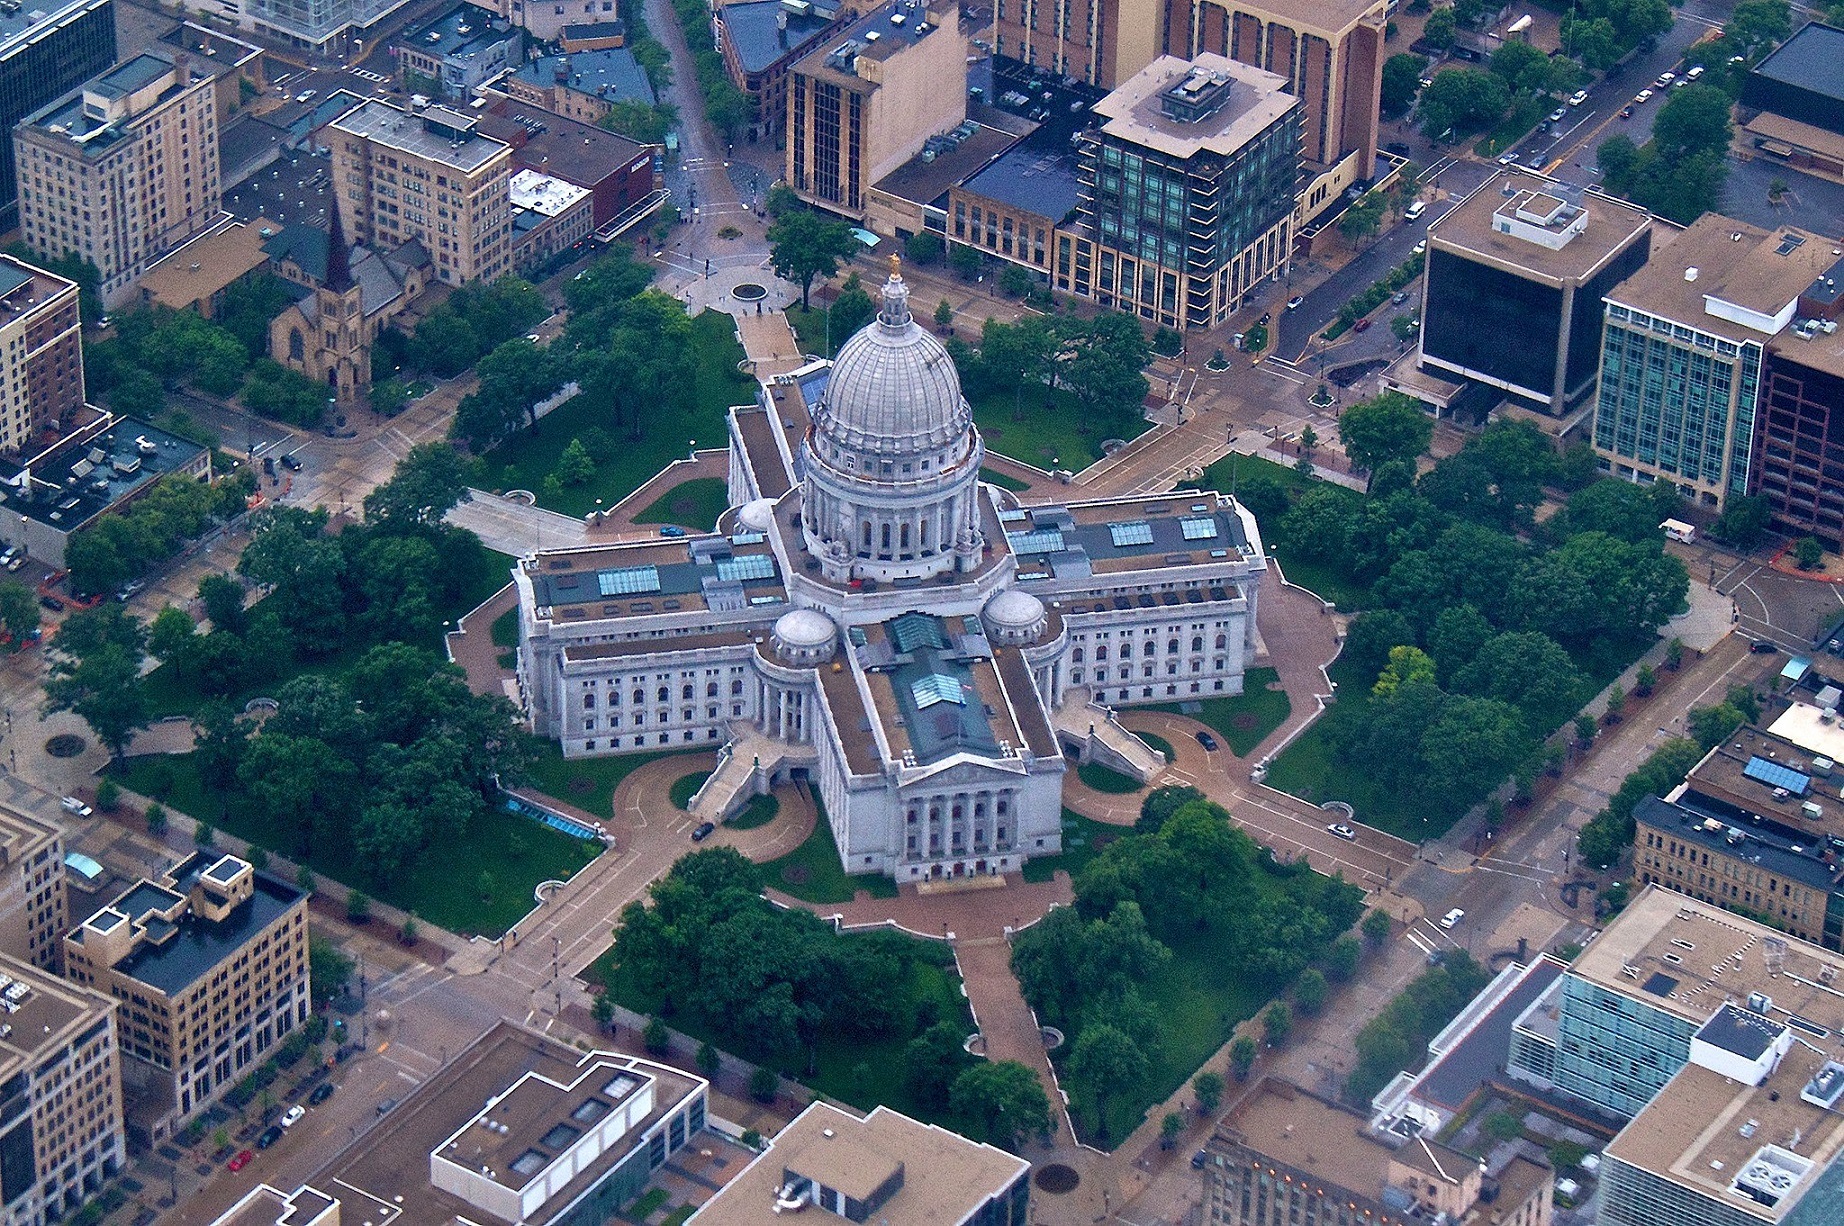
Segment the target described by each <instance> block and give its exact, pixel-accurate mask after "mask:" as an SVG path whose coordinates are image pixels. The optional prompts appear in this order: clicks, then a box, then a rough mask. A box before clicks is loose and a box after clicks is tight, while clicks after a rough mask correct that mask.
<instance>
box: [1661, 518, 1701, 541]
mask: <svg viewBox="0 0 1844 1226" xmlns="http://www.w3.org/2000/svg"><path fill="white" fill-rule="evenodd" d="M1658 526H1659V528H1660V529H1661V530H1662V531H1663V532H1664V534H1665V537H1666V539H1668V540H1673V541H1676V542H1678V543H1679V544H1680V545H1688V544H1690V543H1691V542H1692V541H1694V540H1696V539H1697V529H1696V528H1695V526H1693V525H1691V524H1687V523H1685V522H1684V521H1683V520H1681V519H1667V520H1665V521H1664V522H1662V523H1660V524H1659V525H1658Z"/></svg>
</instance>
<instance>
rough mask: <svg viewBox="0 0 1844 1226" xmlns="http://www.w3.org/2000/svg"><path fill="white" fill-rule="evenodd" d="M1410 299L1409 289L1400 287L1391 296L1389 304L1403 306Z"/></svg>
mask: <svg viewBox="0 0 1844 1226" xmlns="http://www.w3.org/2000/svg"><path fill="white" fill-rule="evenodd" d="M1408 300H1409V291H1407V290H1405V289H1399V290H1397V291H1396V292H1395V293H1393V294H1391V295H1390V296H1389V304H1390V305H1391V306H1401V305H1402V304H1403V303H1405V302H1407V301H1408Z"/></svg>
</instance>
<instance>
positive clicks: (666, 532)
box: [659, 524, 685, 536]
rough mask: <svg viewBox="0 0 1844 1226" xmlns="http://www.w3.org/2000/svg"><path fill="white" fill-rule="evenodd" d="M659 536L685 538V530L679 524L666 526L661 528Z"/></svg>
mask: <svg viewBox="0 0 1844 1226" xmlns="http://www.w3.org/2000/svg"><path fill="white" fill-rule="evenodd" d="M659 534H660V535H661V536H684V535H685V529H683V528H681V527H679V525H677V524H664V525H662V526H661V527H660V530H659Z"/></svg>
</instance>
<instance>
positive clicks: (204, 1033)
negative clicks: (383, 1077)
mask: <svg viewBox="0 0 1844 1226" xmlns="http://www.w3.org/2000/svg"><path fill="white" fill-rule="evenodd" d="M64 968H65V975H66V976H67V977H68V978H69V979H70V980H71V982H72V983H76V984H81V985H82V986H84V987H87V988H93V989H95V990H96V991H98V992H101V993H103V994H104V995H106V996H110V997H113V998H114V999H115V1000H116V1001H117V1002H119V1003H120V1005H121V1013H120V1016H119V1022H118V1024H119V1026H120V1028H121V1046H122V1053H123V1055H124V1056H125V1057H126V1059H125V1060H124V1061H123V1062H122V1082H123V1088H124V1091H125V1093H126V1094H127V1095H128V1098H129V1108H128V1126H129V1128H130V1129H131V1130H132V1131H134V1133H135V1134H136V1136H137V1138H138V1139H139V1141H140V1142H141V1143H143V1144H152V1143H155V1142H158V1141H160V1140H163V1139H165V1138H166V1137H168V1136H171V1135H172V1133H173V1132H174V1131H175V1130H176V1129H177V1128H179V1127H180V1126H182V1125H184V1124H185V1122H186V1121H187V1120H190V1119H191V1118H192V1117H193V1116H195V1115H197V1114H198V1113H199V1112H201V1111H203V1110H204V1109H205V1108H206V1107H208V1106H210V1105H211V1104H212V1103H214V1102H216V1101H217V1100H218V1099H219V1098H220V1097H222V1096H223V1094H224V1092H225V1091H226V1090H228V1089H230V1088H231V1087H232V1086H233V1085H235V1084H236V1083H237V1082H238V1081H240V1080H242V1079H243V1078H244V1077H246V1076H248V1075H249V1074H250V1073H251V1072H252V1071H254V1070H255V1069H256V1067H257V1066H258V1065H260V1064H262V1063H263V1061H265V1060H267V1059H268V1058H269V1054H270V1053H271V1052H272V1051H273V1050H274V1049H275V1048H276V1047H277V1046H278V1045H279V1044H280V1043H281V1042H282V1040H283V1039H284V1038H286V1037H287V1036H288V1034H289V1032H291V1031H292V1030H294V1028H295V1027H297V1026H299V1025H300V1024H301V1023H303V1022H305V1021H306V1020H307V1018H308V1009H309V999H308V977H307V976H308V969H307V895H306V893H304V892H303V891H301V890H297V889H295V888H294V887H292V886H288V885H284V884H282V883H281V882H279V881H276V880H275V879H273V878H271V877H268V876H265V875H263V874H261V873H258V872H256V870H255V869H253V868H251V867H250V865H249V863H248V862H247V861H244V860H239V859H238V858H237V857H236V856H231V855H219V854H218V853H216V852H211V851H197V852H194V853H193V854H192V855H190V856H188V857H186V858H185V859H184V860H182V861H180V862H179V863H178V864H177V865H175V866H174V867H173V868H172V869H170V870H169V871H168V872H166V873H165V874H163V875H162V876H161V878H160V879H159V880H158V881H149V880H146V879H143V880H141V881H138V882H136V883H135V884H134V885H132V886H130V887H129V888H128V889H127V890H125V891H124V892H123V893H122V894H121V895H120V896H119V897H117V898H116V899H115V901H113V902H111V903H109V904H108V905H107V906H105V907H103V908H101V909H100V910H98V911H97V912H96V913H95V914H94V915H91V916H90V917H89V918H88V919H86V920H84V921H83V923H82V924H81V925H79V926H78V927H77V928H75V929H73V930H72V931H71V932H70V933H69V934H68V935H67V936H66V937H65V938H64Z"/></svg>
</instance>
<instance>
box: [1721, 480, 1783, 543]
mask: <svg viewBox="0 0 1844 1226" xmlns="http://www.w3.org/2000/svg"><path fill="white" fill-rule="evenodd" d="M1773 515H1774V510H1773V504H1772V503H1770V502H1768V501H1767V499H1766V498H1764V497H1762V496H1761V495H1759V494H1750V495H1748V496H1746V497H1732V498H1730V499H1728V500H1727V501H1726V502H1724V503H1723V506H1722V514H1721V515H1720V516H1718V517H1717V519H1716V522H1715V523H1714V524H1713V525H1711V527H1710V534H1711V535H1712V536H1716V537H1720V538H1721V539H1722V540H1725V541H1727V542H1728V543H1729V544H1731V545H1734V546H1735V547H1736V548H1738V549H1753V548H1754V547H1755V546H1756V545H1759V544H1760V543H1761V541H1762V539H1763V538H1765V537H1766V535H1767V525H1768V524H1769V523H1770V522H1772V520H1773Z"/></svg>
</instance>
